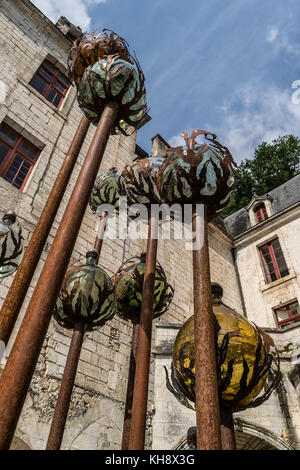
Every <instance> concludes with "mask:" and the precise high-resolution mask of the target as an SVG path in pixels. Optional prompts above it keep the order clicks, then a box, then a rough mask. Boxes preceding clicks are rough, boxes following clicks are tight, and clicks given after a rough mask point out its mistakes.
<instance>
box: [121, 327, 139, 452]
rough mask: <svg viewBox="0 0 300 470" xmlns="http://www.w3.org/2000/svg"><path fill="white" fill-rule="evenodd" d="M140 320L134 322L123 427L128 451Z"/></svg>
mask: <svg viewBox="0 0 300 470" xmlns="http://www.w3.org/2000/svg"><path fill="white" fill-rule="evenodd" d="M139 328H140V319H139V318H136V319H135V320H133V321H132V341H131V353H130V362H129V371H128V382H127V393H126V402H125V412H124V425H123V436H122V450H128V445H129V434H130V425H131V416H132V399H133V387H134V378H135V368H136V353H137V345H138V337H139Z"/></svg>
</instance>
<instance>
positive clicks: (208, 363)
mask: <svg viewBox="0 0 300 470" xmlns="http://www.w3.org/2000/svg"><path fill="white" fill-rule="evenodd" d="M197 219H198V220H197ZM199 219H200V216H199V215H198V214H197V211H196V207H195V205H194V206H193V221H192V230H193V233H197V230H199V227H200V229H201V230H203V246H202V247H200V248H197V249H194V250H193V290H194V333H195V392H196V393H195V394H196V423H197V449H198V450H218V449H221V436H220V416H219V399H218V384H217V361H216V352H215V332H214V321H213V311H212V298H211V286H210V269H209V253H208V233H207V212H206V207H205V213H204V217H203V219H202V227H201V219H200V220H199Z"/></svg>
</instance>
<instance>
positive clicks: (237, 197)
mask: <svg viewBox="0 0 300 470" xmlns="http://www.w3.org/2000/svg"><path fill="white" fill-rule="evenodd" d="M299 155H300V139H299V138H298V137H295V136H294V135H285V136H283V137H279V138H278V139H275V140H273V141H272V143H271V144H268V143H267V142H262V143H261V144H260V145H259V146H258V147H257V149H256V150H255V152H254V158H253V160H250V159H247V158H246V159H245V160H244V161H242V162H241V164H240V165H239V168H238V170H237V186H236V189H235V192H234V196H233V198H232V200H231V201H230V203H229V204H228V206H227V207H226V209H224V211H223V212H222V214H221V215H222V217H227V216H228V215H230V214H232V213H233V212H235V211H237V210H238V209H241V208H242V207H244V206H246V205H247V204H248V203H249V202H250V200H251V199H252V192H251V190H252V188H254V189H255V190H256V193H257V194H258V195H263V194H265V193H267V192H268V191H271V190H272V189H274V188H276V187H277V186H279V185H281V184H283V183H284V182H285V181H287V180H289V179H290V178H292V177H293V176H295V175H297V174H298V173H299V170H300V165H299V162H300V159H299Z"/></svg>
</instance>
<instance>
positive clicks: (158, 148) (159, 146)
mask: <svg viewBox="0 0 300 470" xmlns="http://www.w3.org/2000/svg"><path fill="white" fill-rule="evenodd" d="M151 140H152V150H151V155H152V156H153V157H156V156H158V157H165V156H166V154H167V149H168V148H170V145H169V144H168V142H166V141H165V139H164V138H163V137H162V136H161V135H160V134H156V135H155V136H154V137H152V139H151Z"/></svg>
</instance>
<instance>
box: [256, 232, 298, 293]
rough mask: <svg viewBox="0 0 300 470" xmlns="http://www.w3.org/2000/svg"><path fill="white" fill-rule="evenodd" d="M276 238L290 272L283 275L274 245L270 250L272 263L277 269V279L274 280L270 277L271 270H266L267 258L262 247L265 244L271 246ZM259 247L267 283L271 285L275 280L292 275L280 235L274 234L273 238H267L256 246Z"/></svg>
mask: <svg viewBox="0 0 300 470" xmlns="http://www.w3.org/2000/svg"><path fill="white" fill-rule="evenodd" d="M275 240H278V243H279V247H280V249H281V252H282V256H283V258H284V261H285V269H286V270H287V271H288V273H287V274H286V275H284V276H282V275H281V272H280V269H279V267H278V263H277V261H278V259H277V258H276V255H275V253H274V248H273V247H272V249H271V250H269V253H270V256H271V260H272V263H273V266H274V269H275V271H274V272H275V274H276V279H275V280H272V279H271V278H270V272H267V271H266V266H265V264H266V263H265V260H264V257H263V254H262V251H261V249H262V248H263V247H265V246H271V244H272V242H274V241H275ZM256 248H257V251H258V256H259V260H260V265H261V267H262V271H263V274H264V280H265V285H270V284H272V283H274V282H277V281H280V280H282V279H284V278H286V277H287V276H289V275H290V268H289V266H288V263H287V261H286V256H285V254H284V252H283V249H282V244H281V243H280V240H279V237H278V235H274V236H273V237H272V238H270V239H269V240H265V241H264V242H262V243H260V244H259V245H257V246H256Z"/></svg>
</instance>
